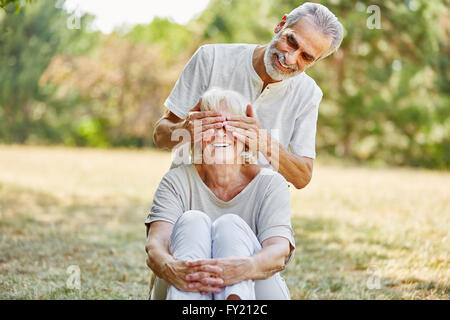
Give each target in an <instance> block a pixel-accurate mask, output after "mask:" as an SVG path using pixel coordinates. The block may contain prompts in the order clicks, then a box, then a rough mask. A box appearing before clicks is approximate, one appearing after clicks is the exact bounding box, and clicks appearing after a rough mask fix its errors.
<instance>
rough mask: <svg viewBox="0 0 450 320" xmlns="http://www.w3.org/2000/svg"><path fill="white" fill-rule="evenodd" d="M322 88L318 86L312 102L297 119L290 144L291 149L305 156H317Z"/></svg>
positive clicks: (313, 157)
mask: <svg viewBox="0 0 450 320" xmlns="http://www.w3.org/2000/svg"><path fill="white" fill-rule="evenodd" d="M322 96H323V95H322V90H320V89H319V88H318V87H317V88H316V90H315V93H314V94H313V95H312V98H311V102H310V103H309V104H308V105H307V107H306V108H305V110H304V111H303V112H302V113H300V115H299V116H298V117H297V119H296V120H295V124H294V132H293V134H292V138H291V142H290V144H289V146H290V147H291V151H292V152H293V153H294V154H296V155H298V156H303V157H309V158H312V159H315V158H316V128H317V117H318V114H319V105H320V102H321V101H322Z"/></svg>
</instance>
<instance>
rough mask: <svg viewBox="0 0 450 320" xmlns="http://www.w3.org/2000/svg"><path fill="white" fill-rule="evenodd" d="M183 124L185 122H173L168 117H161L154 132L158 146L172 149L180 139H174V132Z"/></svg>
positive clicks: (154, 138)
mask: <svg viewBox="0 0 450 320" xmlns="http://www.w3.org/2000/svg"><path fill="white" fill-rule="evenodd" d="M182 126H183V122H175V123H174V122H173V121H171V120H169V119H167V118H161V119H160V120H159V121H158V122H157V123H156V127H155V131H154V132H153V141H154V143H155V145H156V146H157V147H158V148H161V149H169V150H172V149H173V148H174V147H175V146H176V145H177V144H178V143H179V140H175V141H172V133H173V132H174V131H175V130H176V129H180V128H182Z"/></svg>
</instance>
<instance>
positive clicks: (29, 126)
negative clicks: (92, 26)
mask: <svg viewBox="0 0 450 320" xmlns="http://www.w3.org/2000/svg"><path fill="white" fill-rule="evenodd" d="M69 17H70V15H69V14H68V13H66V12H65V11H63V10H61V9H58V8H56V7H55V2H54V1H40V2H38V3H33V4H29V5H27V6H26V7H25V8H23V9H22V10H20V11H19V12H17V13H13V14H3V16H2V17H1V18H0V139H1V140H2V141H4V142H13V143H24V142H26V141H27V139H28V138H29V136H30V133H32V132H33V133H36V132H38V131H39V130H43V131H45V130H46V129H45V126H46V125H48V124H49V123H48V121H50V119H48V117H45V115H47V113H50V114H51V113H52V112H50V110H49V108H50V107H51V105H50V104H49V103H48V102H50V101H51V100H52V98H51V94H52V90H51V88H43V87H40V86H39V84H38V83H39V79H40V77H41V75H42V74H43V72H44V71H45V69H46V68H47V67H48V65H49V64H50V61H51V59H52V57H53V56H54V55H55V54H57V53H63V52H71V53H72V54H81V53H84V52H86V51H87V50H89V48H91V47H92V46H93V43H94V41H95V34H89V35H87V34H86V32H85V31H84V30H83V29H68V28H67V19H68V18H69ZM89 19H91V18H90V17H88V16H82V17H80V22H81V25H86V24H87V23H88V21H89ZM42 110H44V111H42ZM57 113H60V112H59V111H58V112H56V114H57ZM54 114H55V112H54ZM45 122H47V123H45ZM53 122H55V121H53ZM47 133H48V131H47Z"/></svg>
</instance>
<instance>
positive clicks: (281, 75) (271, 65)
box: [264, 31, 302, 81]
mask: <svg viewBox="0 0 450 320" xmlns="http://www.w3.org/2000/svg"><path fill="white" fill-rule="evenodd" d="M280 35H281V31H280V32H278V33H277V34H276V35H275V36H274V37H273V39H272V41H270V43H269V45H268V46H267V49H266V52H265V53H264V66H265V67H266V72H267V74H268V75H269V76H270V77H271V78H272V79H273V80H277V81H281V80H286V79H288V78H292V77H295V76H296V75H298V74H300V73H302V71H290V72H284V71H282V70H280V69H279V68H278V67H277V65H276V62H275V61H274V60H272V57H273V55H277V56H278V59H279V61H280V62H281V63H282V64H283V65H286V60H285V58H284V55H283V54H282V53H281V52H280V51H278V50H277V48H276V47H275V42H277V41H278V39H280ZM295 68H296V67H295Z"/></svg>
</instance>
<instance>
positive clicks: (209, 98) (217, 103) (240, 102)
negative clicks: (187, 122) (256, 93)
mask: <svg viewBox="0 0 450 320" xmlns="http://www.w3.org/2000/svg"><path fill="white" fill-rule="evenodd" d="M221 102H225V104H226V106H227V107H228V108H229V110H230V112H231V113H232V114H235V115H245V112H246V110H247V105H248V104H249V103H250V102H249V101H247V99H246V98H244V96H242V95H241V94H240V93H239V92H236V91H233V90H225V89H221V88H217V87H214V88H211V89H209V90H208V91H206V92H205V93H204V94H203V96H202V103H201V105H200V110H201V111H215V110H221V109H223V107H224V106H223V105H221Z"/></svg>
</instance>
